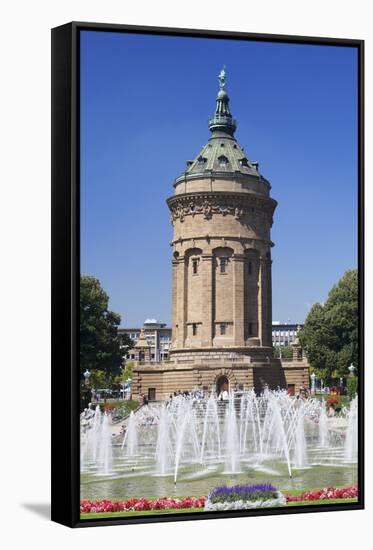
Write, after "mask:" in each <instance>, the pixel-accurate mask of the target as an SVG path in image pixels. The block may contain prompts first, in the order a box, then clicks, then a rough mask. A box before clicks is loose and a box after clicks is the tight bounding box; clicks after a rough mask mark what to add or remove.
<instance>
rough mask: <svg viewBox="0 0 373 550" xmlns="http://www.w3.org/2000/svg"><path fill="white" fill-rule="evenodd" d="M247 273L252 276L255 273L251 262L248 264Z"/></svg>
mask: <svg viewBox="0 0 373 550" xmlns="http://www.w3.org/2000/svg"><path fill="white" fill-rule="evenodd" d="M247 272H248V274H249V275H251V274H252V272H253V264H252V261H251V260H249V262H248V264H247Z"/></svg>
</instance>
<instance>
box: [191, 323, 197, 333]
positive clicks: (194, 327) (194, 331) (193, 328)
mask: <svg viewBox="0 0 373 550" xmlns="http://www.w3.org/2000/svg"><path fill="white" fill-rule="evenodd" d="M192 331H193V336H196V335H197V323H193V325H192Z"/></svg>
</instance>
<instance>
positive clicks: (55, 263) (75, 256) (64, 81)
mask: <svg viewBox="0 0 373 550" xmlns="http://www.w3.org/2000/svg"><path fill="white" fill-rule="evenodd" d="M82 30H91V31H108V32H128V33H139V34H160V35H174V36H189V37H205V38H213V37H216V38H227V39H231V40H232V39H237V40H255V41H266V42H268V41H272V42H279V43H281V42H287V43H304V44H319V45H329V46H330V45H334V46H344V47H346V46H347V47H355V48H357V52H358V117H357V118H358V274H359V358H360V370H359V388H358V392H359V421H358V422H359V424H358V452H359V460H358V467H357V468H358V486H359V498H358V501H357V502H356V503H345V504H338V503H335V504H324V505H322V506H320V505H309V506H299V507H298V506H292V507H291V508H277V509H276V508H273V509H256V510H251V511H249V510H247V511H244V510H243V511H232V512H216V513H215V512H204V513H203V514H201V513H188V514H164V515H154V516H146V517H144V516H141V517H131V518H125V517H120V518H107V519H106V518H104V519H99V520H95V519H84V520H81V519H80V507H79V503H80V457H79V445H80V444H79V424H78V420H79V368H78V367H79V365H78V358H79V341H78V336H79V300H78V298H79V277H80V265H79V262H80V249H79V246H80V242H79V227H80V225H79V222H80V220H79V212H80V194H79V173H80V165H79V143H80V136H79V95H80V90H79V77H80V59H79V36H80V31H82ZM51 58H52V70H51V75H52V88H51V91H52V113H51V114H52V117H51V119H52V132H51V155H52V172H51V179H52V205H51V207H52V208H51V209H52V315H51V318H52V357H51V364H52V373H51V382H52V388H51V389H52V392H51V393H52V423H51V428H52V437H51V441H52V448H51V458H52V460H51V462H52V464H51V481H52V483H51V504H52V506H51V519H52V520H53V521H55V522H57V523H61V524H63V525H66V526H68V527H90V526H104V525H119V524H127V525H128V524H138V523H157V522H158V523H160V522H165V521H166V522H169V521H192V520H204V519H224V518H232V517H251V516H267V515H283V514H294V513H314V512H331V511H344V510H361V509H364V508H365V491H364V471H365V470H364V467H365V463H364V452H365V451H364V404H365V400H364V380H365V373H364V371H365V363H364V303H365V302H364V284H365V277H364V249H365V237H364V40H358V39H350V38H328V37H305V36H296V35H277V34H276V35H275V34H264V33H252V32H249V33H246V32H232V31H218V30H201V29H182V28H167V27H149V26H139V25H120V24H110V23H87V22H71V23H66V24H64V25H61V26H58V27H55V28H53V29H52V56H51ZM66 365H68V368H66ZM61 409H63V411H65V413H64V414H61Z"/></svg>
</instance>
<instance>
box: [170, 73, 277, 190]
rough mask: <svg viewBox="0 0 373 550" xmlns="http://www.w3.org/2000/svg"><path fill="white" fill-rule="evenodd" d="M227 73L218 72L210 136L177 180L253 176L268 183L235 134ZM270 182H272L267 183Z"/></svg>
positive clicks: (210, 121)
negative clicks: (217, 90)
mask: <svg viewBox="0 0 373 550" xmlns="http://www.w3.org/2000/svg"><path fill="white" fill-rule="evenodd" d="M225 85H226V72H225V69H223V70H222V71H221V72H220V74H219V92H218V95H217V98H216V108H215V113H214V115H213V116H212V117H211V118H210V120H209V128H210V131H211V137H210V139H209V141H208V142H207V144H206V145H205V146H204V147H203V148H202V150H201V151H200V152H199V154H198V156H197V157H196V158H195V159H194V160H190V161H187V167H186V170H185V172H184V173H183V174H182V175H181V176H180V177H178V178H177V179H176V181H175V183H177V182H178V181H180V180H183V179H186V178H187V179H189V178H193V177H201V176H202V177H203V176H206V177H210V176H211V175H213V176H214V177H219V176H220V177H224V176H225V177H227V176H230V177H237V176H238V177H250V178H254V179H259V180H260V181H262V182H263V183H268V182H267V180H266V179H265V178H263V177H262V176H261V175H260V173H259V170H258V163H257V162H253V161H251V160H249V158H248V157H247V156H246V153H245V151H244V150H243V148H242V147H241V146H240V145H239V144H238V142H237V140H236V138H235V137H234V132H235V130H236V127H237V124H236V121H235V120H234V118H233V117H232V114H231V112H230V109H229V97H228V94H227V92H226V90H225ZM268 185H269V183H268Z"/></svg>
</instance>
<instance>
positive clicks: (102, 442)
mask: <svg viewBox="0 0 373 550" xmlns="http://www.w3.org/2000/svg"><path fill="white" fill-rule="evenodd" d="M83 417H84V418H82V430H81V432H82V433H81V465H82V472H83V475H84V476H85V477H84V479H87V480H89V479H91V476H106V475H108V474H111V475H112V479H121V478H122V479H126V478H127V476H132V477H133V478H135V477H136V476H140V478H141V479H143V478H144V479H145V478H146V479H152V478H153V481H154V483H155V484H156V487H158V486H159V491H161V488H162V487H163V488H164V487H166V486H167V487H168V484H169V483H171V484H173V486H174V490H175V491H176V485H177V486H178V487H179V486H180V489H178V490H179V491H180V492H181V491H183V492H182V493H181V494H185V492H186V491H187V492H189V490H188V486H186V485H185V483H194V480H201V483H208V482H207V480H208V479H210V478H213V477H214V476H215V478H219V479H224V478H225V479H226V480H227V482H229V481H231V477H232V476H235V479H239V478H240V476H241V477H242V476H246V475H247V474H249V475H250V477H254V476H257V477H258V479H262V476H263V475H264V474H265V475H266V476H267V475H271V476H280V478H281V479H285V478H286V477H290V478H293V479H296V480H299V479H301V478H302V476H303V477H304V476H305V475H306V472H312V471H313V469H315V474H313V475H318V474H316V471H317V470H316V469H317V468H320V467H326V468H332V470H333V472H336V471H337V470H339V471H342V469H343V468H345V469H348V468H351V464H354V463H355V462H356V460H357V400H356V399H355V400H353V401H352V402H351V405H350V408H349V410H348V411H347V412H346V415H345V416H341V417H338V418H336V417H333V418H328V417H327V413H326V408H325V404H324V402H323V401H319V400H318V399H316V398H313V397H312V398H309V399H302V398H296V397H292V396H289V395H288V394H287V392H286V391H284V390H277V391H269V390H266V391H264V392H263V393H262V394H261V395H256V394H255V392H254V391H253V390H249V391H242V392H239V393H234V392H231V393H230V395H229V399H228V400H225V401H219V400H218V399H217V397H216V395H215V394H214V392H211V393H210V395H209V396H208V397H206V398H205V399H202V398H200V396H198V397H191V396H188V397H184V396H181V395H180V396H176V397H174V398H173V399H171V400H170V401H169V402H168V403H159V404H152V405H146V406H144V407H142V408H141V409H140V410H139V411H138V412H136V413H134V412H132V413H131V414H130V416H129V418H128V419H127V421H126V423H127V426H126V430H125V433H124V436H123V439H121V437H122V436H120V434H119V429H118V428H120V426H117V427H115V425H112V424H111V423H110V417H109V416H108V415H107V414H103V413H101V411H100V409H99V407H97V408H96V410H95V411H93V410H89V411H87V413H84V414H83ZM112 433H113V435H116V437H112ZM134 465H136V468H135V467H134ZM334 466H338V467H339V468H335V467H334ZM333 467H334V469H333ZM294 469H295V470H296V473H295V476H293V470H294ZM307 475H309V474H307ZM333 475H334V474H333ZM155 476H159V477H161V478H162V480H160V481H155ZM260 476H261V477H260ZM128 479H129V478H128ZM204 480H206V481H204ZM196 482H197V481H196ZM139 483H140V481H139ZM141 483H142V482H141ZM152 483H153V482H152ZM120 486H121V485H120ZM151 491H152V489H149V492H150V494H153V493H152V492H151ZM162 494H163V493H162Z"/></svg>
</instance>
